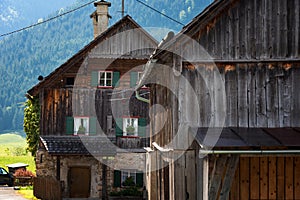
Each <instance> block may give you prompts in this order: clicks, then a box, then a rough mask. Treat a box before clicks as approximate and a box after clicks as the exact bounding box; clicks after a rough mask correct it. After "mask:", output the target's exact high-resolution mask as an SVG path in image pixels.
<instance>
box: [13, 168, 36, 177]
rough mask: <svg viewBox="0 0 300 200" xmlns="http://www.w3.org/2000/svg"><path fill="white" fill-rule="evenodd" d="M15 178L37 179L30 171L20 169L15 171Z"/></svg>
mask: <svg viewBox="0 0 300 200" xmlns="http://www.w3.org/2000/svg"><path fill="white" fill-rule="evenodd" d="M14 177H16V178H18V177H35V174H34V173H33V172H32V171H29V170H24V169H18V170H16V171H15V173H14Z"/></svg>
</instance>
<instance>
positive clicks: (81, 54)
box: [27, 15, 157, 96]
mask: <svg viewBox="0 0 300 200" xmlns="http://www.w3.org/2000/svg"><path fill="white" fill-rule="evenodd" d="M128 24H130V25H131V27H133V28H136V29H139V30H140V31H141V32H142V34H144V36H145V38H146V39H147V40H148V41H149V43H151V44H152V45H153V48H154V47H156V46H157V41H156V40H155V39H154V38H153V37H152V36H151V35H150V34H149V33H148V32H147V31H145V30H144V29H143V28H142V27H141V26H140V25H139V24H138V23H137V22H135V21H134V20H133V19H132V18H131V17H130V16H129V15H126V16H125V17H123V18H122V19H121V20H119V21H118V22H116V23H115V24H114V25H112V26H111V27H109V28H108V29H107V30H106V31H104V32H103V33H101V34H100V35H99V36H98V37H96V38H95V39H94V40H92V41H91V42H90V43H89V44H87V45H86V46H85V47H84V48H82V49H81V50H79V51H78V52H77V53H76V54H74V55H73V56H72V57H71V58H69V59H68V60H67V61H66V62H65V63H63V64H62V65H61V66H59V67H58V68H56V69H55V70H54V71H53V72H51V73H50V74H49V75H48V76H46V77H45V78H44V79H43V80H42V81H40V82H39V83H38V84H37V85H35V86H34V87H32V88H31V89H29V90H28V91H27V93H28V94H30V95H32V96H35V95H36V94H37V93H38V91H39V89H40V88H42V87H45V86H47V85H48V84H51V80H53V79H56V78H57V77H58V76H60V75H61V74H62V73H65V72H66V71H68V70H69V69H70V68H71V67H72V66H74V64H76V63H80V62H83V61H84V59H85V57H86V56H87V55H88V53H90V51H91V50H92V49H93V48H94V47H96V46H97V45H98V44H100V43H102V42H103V41H105V40H106V39H107V38H108V37H110V36H113V35H115V34H116V33H118V32H117V31H118V29H119V28H120V27H122V26H123V25H128ZM104 57H105V58H107V56H104ZM146 58H148V56H147V57H145V58H143V59H146ZM124 59H126V57H124ZM131 59H135V58H131Z"/></svg>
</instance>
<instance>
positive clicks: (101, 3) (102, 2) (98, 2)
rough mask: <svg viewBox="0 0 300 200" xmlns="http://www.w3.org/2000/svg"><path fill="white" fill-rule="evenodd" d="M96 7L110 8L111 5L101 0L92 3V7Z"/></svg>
mask: <svg viewBox="0 0 300 200" xmlns="http://www.w3.org/2000/svg"><path fill="white" fill-rule="evenodd" d="M98 5H107V6H108V7H110V6H111V3H110V2H107V1H105V0H101V1H96V2H95V3H94V6H95V7H97V6H98Z"/></svg>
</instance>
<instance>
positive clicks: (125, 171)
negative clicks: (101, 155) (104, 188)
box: [121, 169, 137, 186]
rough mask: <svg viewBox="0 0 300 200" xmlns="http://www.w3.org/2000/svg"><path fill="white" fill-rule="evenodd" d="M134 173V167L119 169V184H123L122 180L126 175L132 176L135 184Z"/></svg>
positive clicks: (135, 172)
mask: <svg viewBox="0 0 300 200" xmlns="http://www.w3.org/2000/svg"><path fill="white" fill-rule="evenodd" d="M136 174H137V171H136V170H135V169H122V170H121V186H123V183H124V181H125V180H126V178H128V177H133V181H134V184H136Z"/></svg>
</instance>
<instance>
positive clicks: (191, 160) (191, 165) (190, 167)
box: [185, 151, 197, 199]
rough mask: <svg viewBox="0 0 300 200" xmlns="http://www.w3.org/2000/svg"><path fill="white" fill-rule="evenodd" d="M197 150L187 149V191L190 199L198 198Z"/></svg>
mask: <svg viewBox="0 0 300 200" xmlns="http://www.w3.org/2000/svg"><path fill="white" fill-rule="evenodd" d="M195 159H197V158H196V156H195V151H187V152H186V161H185V162H186V169H185V176H186V179H187V188H186V192H187V194H188V196H189V199H196V184H195V183H196V180H197V179H196V176H195V174H196V169H195V167H196V165H195V161H196V160H195Z"/></svg>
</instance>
